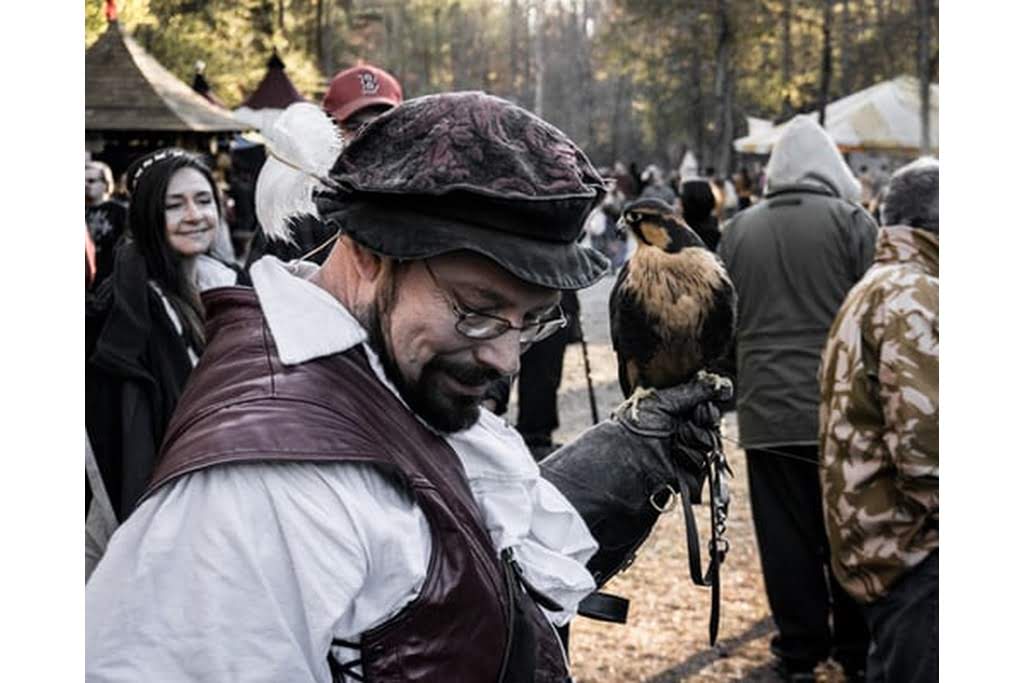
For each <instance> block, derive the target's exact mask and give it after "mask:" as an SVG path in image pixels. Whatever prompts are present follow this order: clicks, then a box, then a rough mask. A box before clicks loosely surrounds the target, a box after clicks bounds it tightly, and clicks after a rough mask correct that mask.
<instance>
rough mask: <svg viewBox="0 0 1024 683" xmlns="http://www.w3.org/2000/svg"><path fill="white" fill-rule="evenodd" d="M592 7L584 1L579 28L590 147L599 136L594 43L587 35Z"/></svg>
mask: <svg viewBox="0 0 1024 683" xmlns="http://www.w3.org/2000/svg"><path fill="white" fill-rule="evenodd" d="M591 9H592V5H590V4H589V3H588V2H587V0H583V11H582V19H581V23H580V26H579V34H580V40H581V41H582V49H581V50H580V58H581V64H580V72H581V73H580V77H581V79H582V92H583V112H584V116H585V117H586V131H587V136H586V141H585V143H584V144H585V145H587V146H590V145H593V144H595V143H596V142H597V140H596V138H597V134H596V131H595V129H594V65H593V62H592V47H593V46H592V42H591V40H590V36H589V35H588V34H587V25H588V22H589V21H590V12H591Z"/></svg>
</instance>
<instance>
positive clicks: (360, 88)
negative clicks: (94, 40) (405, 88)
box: [320, 64, 402, 123]
mask: <svg viewBox="0 0 1024 683" xmlns="http://www.w3.org/2000/svg"><path fill="white" fill-rule="evenodd" d="M401 102H402V86H401V85H399V83H398V79H396V78H395V77H394V76H392V75H391V74H389V73H388V72H387V71H385V70H384V69H378V68H377V67H375V66H371V65H369V64H361V65H359V66H354V67H352V68H351V69H345V70H344V71H341V72H339V73H338V74H337V75H335V77H334V78H332V79H331V84H330V86H329V87H328V88H327V93H326V94H325V95H324V100H323V102H322V103H321V105H320V106H322V107H323V108H324V109H325V110H326V111H327V113H328V114H330V115H331V116H333V117H334V119H335V120H336V121H337V122H338V123H342V122H343V121H344V120H345V119H347V118H348V117H349V116H351V115H352V114H354V113H356V112H357V111H359V110H360V109H363V108H365V107H371V106H373V105H375V104H386V105H389V106H391V107H394V106H395V105H397V104H400V103H401Z"/></svg>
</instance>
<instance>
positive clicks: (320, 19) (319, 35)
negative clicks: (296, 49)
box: [313, 0, 326, 73]
mask: <svg viewBox="0 0 1024 683" xmlns="http://www.w3.org/2000/svg"><path fill="white" fill-rule="evenodd" d="M314 4H315V6H316V23H315V25H314V32H313V47H314V49H315V51H316V61H317V63H318V64H320V65H321V66H322V65H323V59H324V0H314ZM325 73H326V72H325Z"/></svg>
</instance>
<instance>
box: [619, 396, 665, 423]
mask: <svg viewBox="0 0 1024 683" xmlns="http://www.w3.org/2000/svg"><path fill="white" fill-rule="evenodd" d="M656 393H657V391H656V390H655V389H648V388H646V387H637V388H636V390H635V391H634V392H633V394H632V395H631V396H630V397H629V398H627V399H626V400H625V401H624V402H623V403H622V405H621V406H620V408H619V409H620V410H621V409H622V408H625V407H626V406H629V416H630V417H631V418H632V419H633V421H634V422H636V421H637V420H639V419H640V413H639V409H640V401H642V400H644V399H645V398H647V397H649V396H653V395H654V394H656Z"/></svg>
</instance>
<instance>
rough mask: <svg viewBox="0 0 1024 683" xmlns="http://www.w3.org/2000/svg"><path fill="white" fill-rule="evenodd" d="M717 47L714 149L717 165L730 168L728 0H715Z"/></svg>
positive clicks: (723, 169) (722, 169) (724, 169)
mask: <svg viewBox="0 0 1024 683" xmlns="http://www.w3.org/2000/svg"><path fill="white" fill-rule="evenodd" d="M716 13H717V15H718V16H717V18H718V47H717V49H716V51H715V99H716V100H717V101H718V103H719V107H718V117H717V118H718V125H717V126H716V128H717V129H718V140H717V145H716V147H717V150H716V153H715V164H716V168H717V169H719V172H720V173H723V174H727V173H728V172H729V159H730V156H731V151H732V149H731V148H732V129H733V126H732V95H733V87H732V44H733V31H732V26H731V25H730V23H729V3H728V0H718V3H717V12H716Z"/></svg>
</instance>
